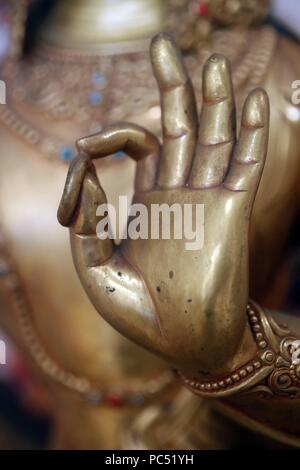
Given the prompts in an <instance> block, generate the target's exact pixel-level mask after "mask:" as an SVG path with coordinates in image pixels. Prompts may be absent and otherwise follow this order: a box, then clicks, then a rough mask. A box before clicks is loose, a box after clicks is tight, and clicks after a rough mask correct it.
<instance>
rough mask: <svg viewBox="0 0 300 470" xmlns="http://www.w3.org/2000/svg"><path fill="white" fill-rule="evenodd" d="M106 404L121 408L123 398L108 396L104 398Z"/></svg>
mask: <svg viewBox="0 0 300 470" xmlns="http://www.w3.org/2000/svg"><path fill="white" fill-rule="evenodd" d="M105 401H106V403H107V404H108V405H111V406H122V405H123V402H124V401H123V398H122V397H121V396H120V395H109V396H107V397H106V400H105Z"/></svg>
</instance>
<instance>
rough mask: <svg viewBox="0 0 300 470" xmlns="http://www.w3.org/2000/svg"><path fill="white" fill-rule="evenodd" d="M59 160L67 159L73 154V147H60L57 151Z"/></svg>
mask: <svg viewBox="0 0 300 470" xmlns="http://www.w3.org/2000/svg"><path fill="white" fill-rule="evenodd" d="M59 156H60V158H61V160H64V161H68V160H71V158H72V157H73V156H74V149H73V148H72V147H62V148H61V149H60V151H59Z"/></svg>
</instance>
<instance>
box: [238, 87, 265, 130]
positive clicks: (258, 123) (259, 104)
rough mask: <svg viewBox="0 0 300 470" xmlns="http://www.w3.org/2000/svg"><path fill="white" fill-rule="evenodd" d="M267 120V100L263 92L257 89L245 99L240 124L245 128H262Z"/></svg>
mask: <svg viewBox="0 0 300 470" xmlns="http://www.w3.org/2000/svg"><path fill="white" fill-rule="evenodd" d="M268 120H269V98H268V95H267V93H266V92H265V90H263V89H262V88H257V89H255V90H253V91H252V92H251V93H250V94H249V95H248V97H247V99H246V102H245V105H244V110H243V118H242V124H243V126H245V127H257V128H259V127H264V126H265V125H267V124H268Z"/></svg>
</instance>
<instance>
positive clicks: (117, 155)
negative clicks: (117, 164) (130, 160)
mask: <svg viewBox="0 0 300 470" xmlns="http://www.w3.org/2000/svg"><path fill="white" fill-rule="evenodd" d="M125 155H126V153H125V152H123V150H120V151H119V152H116V153H115V155H114V156H115V158H118V159H119V158H123V157H125Z"/></svg>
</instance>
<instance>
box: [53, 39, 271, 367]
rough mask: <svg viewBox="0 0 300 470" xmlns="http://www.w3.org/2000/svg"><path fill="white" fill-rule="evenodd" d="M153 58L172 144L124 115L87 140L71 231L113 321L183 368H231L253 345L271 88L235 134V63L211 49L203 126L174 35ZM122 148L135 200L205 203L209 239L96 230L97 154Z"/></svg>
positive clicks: (252, 100) (84, 275)
mask: <svg viewBox="0 0 300 470" xmlns="http://www.w3.org/2000/svg"><path fill="white" fill-rule="evenodd" d="M151 56H152V63H153V69H154V74H155V77H156V79H157V82H158V85H159V88H160V93H161V107H162V127H163V144H162V146H160V143H159V141H158V139H157V138H156V137H155V136H154V135H153V134H151V133H150V132H148V131H147V130H145V129H142V128H140V127H139V126H136V125H132V124H124V123H122V124H119V125H117V126H113V127H111V128H108V129H106V130H104V131H103V132H101V133H99V134H96V135H93V136H89V137H86V138H83V139H80V140H79V141H78V142H77V146H78V149H79V157H78V158H77V159H76V160H74V162H73V163H72V165H71V167H70V170H69V174H68V177H67V182H66V186H65V190H64V193H63V197H62V201H61V205H60V208H59V211H58V219H59V221H60V223H61V224H62V225H65V226H69V227H70V234H71V245H72V252H73V258H74V263H75V266H76V269H77V272H78V274H79V277H80V279H81V282H82V284H83V286H84V288H85V290H86V292H87V294H88V296H89V297H90V299H91V301H92V302H93V304H94V306H95V307H96V309H97V310H98V312H99V313H100V314H101V315H102V316H103V317H104V318H105V319H106V320H107V321H108V322H109V323H110V324H111V325H112V326H114V327H115V328H116V329H117V330H118V331H120V332H121V333H122V334H124V335H125V336H127V337H128V338H130V339H132V340H133V341H135V342H136V343H138V344H140V345H142V346H144V347H146V348H148V349H150V350H151V351H153V352H155V353H156V354H159V355H160V356H162V357H164V358H165V359H167V360H168V361H169V362H170V363H171V364H172V365H174V366H177V367H179V368H182V369H185V370H191V371H193V372H194V373H199V374H206V375H207V374H211V375H214V374H219V373H224V372H227V371H229V370H230V369H231V368H232V367H234V366H236V365H237V364H238V363H239V361H241V362H243V361H245V360H247V358H248V356H251V354H252V352H253V348H254V345H253V344H252V338H251V334H250V332H249V330H248V326H247V321H246V306H247V301H248V270H249V267H248V230H249V220H250V215H251V210H252V206H253V202H254V198H255V194H256V191H257V188H258V185H259V181H260V177H261V174H262V170H263V166H264V160H265V156H266V152H267V141H268V126H269V104H268V98H267V95H266V93H265V92H264V91H263V90H262V89H256V90H254V91H253V92H252V93H250V95H249V96H248V98H247V100H246V103H245V105H244V110H243V116H242V123H241V131H240V135H239V139H238V141H237V142H236V136H235V127H236V122H235V106H234V97H233V90H232V82H231V75H230V66H229V64H228V61H227V60H226V59H225V58H224V57H222V56H220V55H213V56H212V57H211V58H210V59H209V60H208V61H207V63H206V65H205V67H204V71H203V106H202V110H201V116H200V123H199V125H198V118H197V106H196V103H195V97H194V92H193V87H192V84H191V82H190V80H189V78H188V75H187V72H186V70H185V67H184V64H183V62H182V59H181V56H180V53H179V51H178V49H177V48H176V46H175V45H174V43H173V42H172V40H171V39H170V37H169V36H167V35H165V34H161V35H158V36H157V37H156V38H155V39H154V40H153V42H152V46H151ZM119 150H123V151H124V152H125V153H127V154H128V155H129V156H130V157H132V158H134V159H135V160H136V161H137V173H136V192H135V197H134V202H138V203H141V204H143V205H144V206H145V207H146V208H147V209H148V210H149V212H150V210H151V207H152V206H153V204H168V205H169V206H172V205H173V204H179V206H180V207H182V208H183V207H184V205H186V204H190V205H192V206H195V205H196V204H203V205H204V244H203V247H199V248H198V249H197V250H194V249H193V250H191V249H187V241H188V240H187V239H186V238H185V237H183V238H182V239H174V238H171V239H169V240H165V239H161V238H160V239H151V237H150V238H149V239H137V240H132V239H128V240H126V242H123V243H122V244H121V246H119V247H116V246H115V245H114V243H113V242H112V241H111V240H109V239H106V240H100V239H99V238H97V236H96V226H97V223H98V222H99V217H97V216H96V209H97V206H99V205H101V204H103V203H105V201H106V197H105V194H104V192H103V190H102V188H101V185H100V183H99V181H98V179H97V176H96V172H95V169H94V167H93V163H92V160H93V159H95V158H102V157H105V156H107V155H110V154H112V153H115V152H116V151H119ZM193 217H194V218H195V213H194V212H193ZM194 222H195V220H194Z"/></svg>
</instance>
